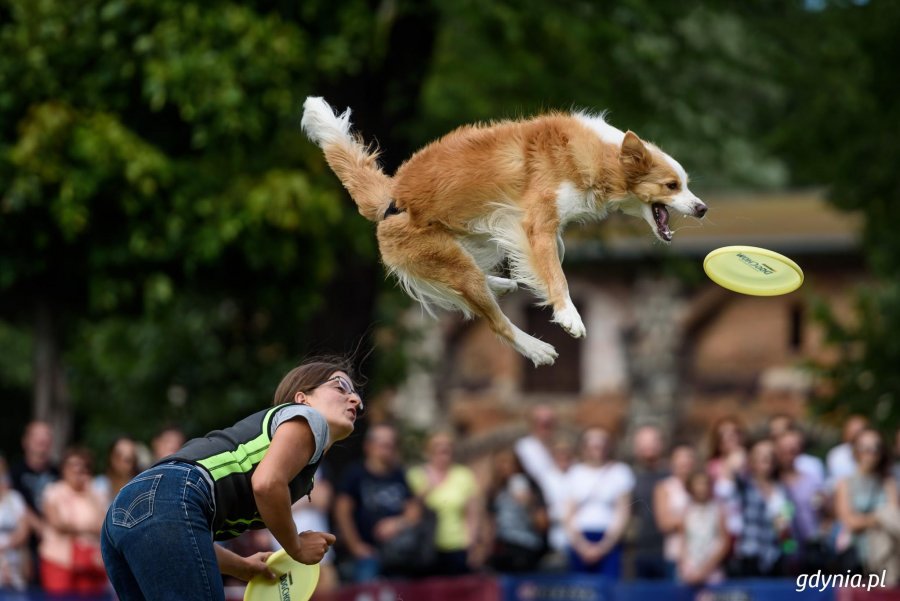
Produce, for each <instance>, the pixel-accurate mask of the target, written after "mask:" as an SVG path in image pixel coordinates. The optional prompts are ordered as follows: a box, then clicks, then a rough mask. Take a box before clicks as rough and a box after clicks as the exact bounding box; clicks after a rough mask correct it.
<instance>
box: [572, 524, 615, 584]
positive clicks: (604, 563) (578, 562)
mask: <svg viewBox="0 0 900 601" xmlns="http://www.w3.org/2000/svg"><path fill="white" fill-rule="evenodd" d="M581 534H582V535H583V536H584V538H586V539H587V540H588V541H590V542H592V543H596V542H599V541H600V540H602V539H603V535H604V534H605V532H603V531H597V530H588V531H584V532H582V533H581ZM568 552H569V553H568V554H569V570H571V571H572V572H576V573H578V574H599V575H601V576H606V577H607V578H609V579H610V580H612V581H614V582H615V581H618V580H619V578H621V576H622V543H617V544H616V546H614V547H613V548H612V550H611V551H610V552H609V553H608V554H607V555H605V556H604V557H603V558H601V559H600V561H598V562H597V563H591V564H588V563H585V562H584V560H582V559H581V556H580V555H578V553H576V552H575V549H573V548H571V547H570V548H569V549H568Z"/></svg>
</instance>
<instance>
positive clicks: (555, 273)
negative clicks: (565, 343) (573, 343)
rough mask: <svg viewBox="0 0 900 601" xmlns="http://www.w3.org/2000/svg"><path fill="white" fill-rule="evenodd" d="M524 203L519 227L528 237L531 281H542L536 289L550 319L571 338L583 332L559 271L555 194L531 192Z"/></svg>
mask: <svg viewBox="0 0 900 601" xmlns="http://www.w3.org/2000/svg"><path fill="white" fill-rule="evenodd" d="M529 200H530V202H527V204H526V205H525V206H526V212H525V218H524V219H523V221H522V227H523V229H524V230H525V236H526V238H527V239H528V245H529V247H530V251H531V252H530V253H529V255H528V263H529V265H530V267H531V271H532V273H531V274H529V275H530V276H531V279H532V281H537V282H539V283H540V284H542V286H543V289H542V290H538V292H539V293H542V294H544V298H545V299H546V301H547V304H548V305H550V306H551V307H553V321H554V322H555V323H558V324H559V325H560V326H562V328H563V329H564V330H565V331H567V332H568V333H569V334H571V335H572V336H574V337H575V338H581V337H582V336H584V335H585V334H586V333H587V330H586V329H585V327H584V322H582V320H581V315H579V314H578V310H577V309H576V308H575V304H574V303H573V302H572V298H571V297H570V296H569V283H568V282H567V281H566V276H565V274H564V273H563V270H562V252H561V250H560V247H561V246H562V241H561V240H560V238H559V229H560V221H559V215H558V213H557V208H556V195H555V194H554V193H550V192H548V193H545V194H543V195H540V196H538V195H534V196H533V197H532V198H531V199H529Z"/></svg>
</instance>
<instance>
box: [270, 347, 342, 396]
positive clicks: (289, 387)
mask: <svg viewBox="0 0 900 601" xmlns="http://www.w3.org/2000/svg"><path fill="white" fill-rule="evenodd" d="M336 371H342V372H344V373H345V374H347V376H349V378H350V381H351V383H353V386H354V387H356V382H355V381H354V378H353V367H352V365H351V364H350V361H349V360H348V359H344V358H342V357H318V358H315V359H310V360H308V361H304V362H303V363H301V364H300V365H298V366H297V367H295V368H294V369H292V370H291V371H289V372H288V373H287V374H286V375H285V376H284V377H283V378H282V379H281V383H280V384H279V385H278V388H276V389H275V398H274V399H273V401H272V405H281V404H283V403H293V402H294V397H295V396H296V395H297V393H298V392H305V393H309V392H311V391H313V390H315V389H316V388H318V387H319V386H321V385H322V384H324V383H325V382H327V381H328V378H330V377H331V376H332V375H333V374H334V372H336Z"/></svg>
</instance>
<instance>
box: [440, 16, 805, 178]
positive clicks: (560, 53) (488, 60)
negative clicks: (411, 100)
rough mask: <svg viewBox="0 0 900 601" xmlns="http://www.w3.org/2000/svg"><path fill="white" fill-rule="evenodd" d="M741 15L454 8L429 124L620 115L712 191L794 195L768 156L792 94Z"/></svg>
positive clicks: (616, 119)
mask: <svg viewBox="0 0 900 601" xmlns="http://www.w3.org/2000/svg"><path fill="white" fill-rule="evenodd" d="M740 7H741V4H739V3H731V2H727V3H684V2H649V1H647V0H623V1H619V2H605V3H604V2H584V1H564V2H545V1H543V0H524V1H516V2H510V1H503V0H501V1H499V2H477V1H474V0H463V1H460V2H453V3H448V6H447V7H446V8H444V26H443V27H442V28H441V30H440V35H439V37H438V48H437V51H436V54H435V67H434V69H433V71H432V74H431V77H430V78H429V80H428V83H427V85H426V87H425V106H426V109H425V110H426V115H427V116H428V120H427V122H426V124H427V126H428V127H429V132H430V134H431V135H438V134H440V133H441V132H443V131H446V130H447V129H449V128H450V127H454V126H456V125H458V124H460V123H461V122H469V121H473V120H491V119H497V118H500V117H518V116H520V115H529V114H533V113H536V112H538V111H542V110H547V109H557V110H570V109H572V108H577V109H586V110H589V111H591V112H600V111H606V110H608V111H609V115H608V118H609V120H610V122H611V123H613V124H614V125H616V126H617V127H619V128H621V129H633V130H634V131H635V132H637V133H638V134H639V135H641V136H643V137H645V138H647V139H650V140H654V141H655V142H657V143H659V144H661V145H662V146H663V147H664V148H665V149H666V150H667V151H669V152H671V153H672V154H673V155H674V156H677V157H679V160H680V161H682V162H683V163H684V164H685V166H686V168H687V169H688V171H689V172H691V173H692V174H695V175H696V176H697V178H698V183H699V185H700V186H701V187H706V188H710V187H716V186H723V185H727V186H736V185H737V186H750V187H753V188H764V187H771V186H779V185H783V184H784V183H785V182H786V179H787V173H786V171H785V169H784V166H783V163H782V162H781V161H779V160H776V159H773V158H772V157H771V154H769V153H765V151H764V149H763V148H762V146H761V144H760V143H761V141H763V140H764V137H763V135H762V133H761V132H762V131H763V127H762V125H763V124H764V123H770V122H771V117H770V115H771V114H772V113H773V112H775V109H776V108H777V107H779V106H780V105H781V103H782V102H783V96H784V89H783V88H782V86H781V85H780V84H779V83H778V82H777V81H775V79H774V78H773V75H772V73H770V72H769V70H768V62H767V61H768V56H767V52H766V45H765V43H764V41H763V40H762V39H760V38H758V37H755V36H754V35H753V32H752V31H751V30H750V29H749V28H748V27H747V25H746V24H745V23H744V19H743V18H742V17H741V15H740Z"/></svg>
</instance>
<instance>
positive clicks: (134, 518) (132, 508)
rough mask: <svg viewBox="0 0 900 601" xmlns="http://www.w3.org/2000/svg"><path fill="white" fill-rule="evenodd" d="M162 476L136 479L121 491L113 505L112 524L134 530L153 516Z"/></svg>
mask: <svg viewBox="0 0 900 601" xmlns="http://www.w3.org/2000/svg"><path fill="white" fill-rule="evenodd" d="M162 477H163V475H162V474H154V475H147V476H142V477H138V478H135V479H134V480H132V481H131V482H129V483H128V484H126V485H125V486H124V487H122V490H120V491H119V494H118V495H116V498H115V500H114V501H113V504H112V508H111V511H112V523H113V524H115V525H116V526H122V527H123V528H133V527H135V526H136V525H138V524H140V523H141V522H143V521H144V520H146V519H147V518H149V517H150V516H152V515H153V500H154V499H155V498H156V489H157V488H158V487H159V481H160V480H162Z"/></svg>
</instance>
